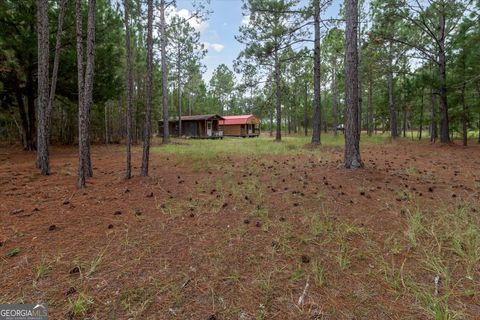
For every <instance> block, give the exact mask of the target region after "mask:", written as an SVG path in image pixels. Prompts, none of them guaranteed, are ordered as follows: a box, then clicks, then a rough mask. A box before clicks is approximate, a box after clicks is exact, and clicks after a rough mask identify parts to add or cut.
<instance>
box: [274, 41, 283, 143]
mask: <svg viewBox="0 0 480 320" xmlns="http://www.w3.org/2000/svg"><path fill="white" fill-rule="evenodd" d="M280 81H281V79H280V62H279V58H278V48H275V95H276V101H275V106H276V108H275V109H276V112H277V132H276V134H275V141H281V140H282V96H281V92H280V90H281V87H280Z"/></svg>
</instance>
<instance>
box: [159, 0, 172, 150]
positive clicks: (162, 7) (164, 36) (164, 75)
mask: <svg viewBox="0 0 480 320" xmlns="http://www.w3.org/2000/svg"><path fill="white" fill-rule="evenodd" d="M165 6H166V4H165V0H161V1H160V46H161V59H162V116H163V137H162V143H163V144H167V143H169V142H170V133H169V128H168V77H167V49H166V48H167V33H166V26H165V24H166V21H165Z"/></svg>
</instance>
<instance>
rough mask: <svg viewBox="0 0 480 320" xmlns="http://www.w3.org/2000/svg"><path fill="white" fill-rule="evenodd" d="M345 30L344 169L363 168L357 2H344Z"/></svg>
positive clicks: (352, 0)
mask: <svg viewBox="0 0 480 320" xmlns="http://www.w3.org/2000/svg"><path fill="white" fill-rule="evenodd" d="M345 3H346V5H345V9H346V28H345V41H346V45H345V48H346V51H345V100H346V101H345V102H346V108H347V110H346V114H345V116H346V117H345V118H346V119H345V120H346V121H345V167H346V168H350V169H356V168H361V167H363V163H362V160H361V158H360V132H359V127H358V103H359V101H358V47H357V27H358V1H357V0H346V1H345Z"/></svg>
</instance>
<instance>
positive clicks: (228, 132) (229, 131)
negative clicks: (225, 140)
mask: <svg viewBox="0 0 480 320" xmlns="http://www.w3.org/2000/svg"><path fill="white" fill-rule="evenodd" d="M222 118H223V119H222V120H220V130H222V131H223V135H224V136H231V137H258V136H259V135H260V119H259V118H257V117H255V116H254V115H251V114H248V115H240V116H223V117H222Z"/></svg>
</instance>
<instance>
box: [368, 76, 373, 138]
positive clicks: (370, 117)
mask: <svg viewBox="0 0 480 320" xmlns="http://www.w3.org/2000/svg"><path fill="white" fill-rule="evenodd" d="M373 125H374V124H373V79H372V71H371V70H370V71H369V72H368V115H367V133H368V135H369V136H370V137H371V136H372V133H373Z"/></svg>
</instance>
